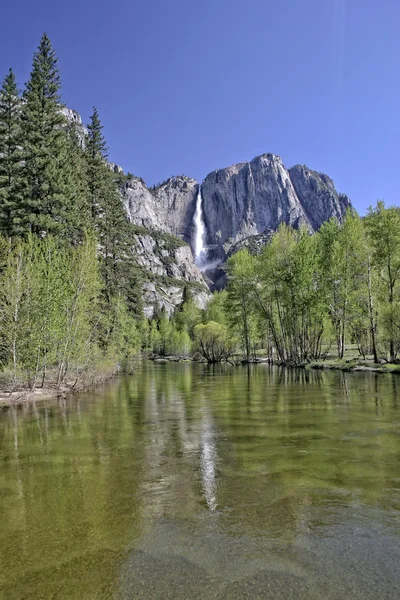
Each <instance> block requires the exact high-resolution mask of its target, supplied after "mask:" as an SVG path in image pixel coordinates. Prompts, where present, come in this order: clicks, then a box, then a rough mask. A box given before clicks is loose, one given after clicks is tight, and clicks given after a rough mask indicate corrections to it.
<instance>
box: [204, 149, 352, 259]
mask: <svg viewBox="0 0 400 600" xmlns="http://www.w3.org/2000/svg"><path fill="white" fill-rule="evenodd" d="M201 192H202V197H203V213H204V222H205V226H206V232H207V233H206V243H207V246H208V248H209V252H208V256H209V259H210V260H214V259H224V258H225V257H226V256H227V254H228V253H229V252H230V249H231V247H233V246H235V245H237V244H238V242H241V241H243V240H245V239H247V238H250V237H252V236H259V235H260V234H264V233H265V232H268V231H276V230H277V228H278V227H279V225H280V223H286V224H288V225H291V226H292V227H295V228H299V227H300V226H305V227H307V229H309V230H310V231H315V230H317V229H318V228H319V227H320V226H321V225H322V223H323V222H324V221H326V220H327V219H329V218H331V217H332V216H335V217H337V218H338V219H339V220H340V219H341V218H342V217H343V215H344V212H345V210H346V208H347V207H348V206H349V205H350V202H349V200H348V198H347V197H346V196H342V195H339V194H338V193H337V192H336V190H335V188H334V185H333V182H332V180H331V179H329V177H327V176H326V175H322V174H319V173H316V172H314V171H311V170H310V169H307V167H294V168H293V169H290V170H289V171H288V170H287V169H286V168H285V167H284V166H283V164H282V161H281V159H280V158H279V157H278V156H275V155H273V154H264V155H262V156H258V157H256V158H255V159H254V160H252V161H251V162H249V163H242V164H238V165H234V166H232V167H228V168H226V169H220V170H218V171H214V172H213V173H210V174H209V175H208V176H207V177H206V178H205V180H204V183H203V185H202V187H201Z"/></svg>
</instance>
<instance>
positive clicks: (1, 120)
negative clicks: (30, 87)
mask: <svg viewBox="0 0 400 600" xmlns="http://www.w3.org/2000/svg"><path fill="white" fill-rule="evenodd" d="M21 145H22V135H21V99H20V96H19V92H18V87H17V83H16V80H15V76H14V73H13V71H12V69H10V70H9V72H8V74H7V75H6V76H5V78H4V81H3V85H2V88H1V91H0V231H1V232H2V233H3V234H5V235H7V236H10V235H12V234H13V214H14V210H15V204H16V201H17V199H18V190H17V185H18V182H19V178H20V176H21V169H22V163H21Z"/></svg>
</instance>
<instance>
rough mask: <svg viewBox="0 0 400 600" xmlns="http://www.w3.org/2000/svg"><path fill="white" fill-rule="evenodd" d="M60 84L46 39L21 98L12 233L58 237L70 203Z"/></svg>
mask: <svg viewBox="0 0 400 600" xmlns="http://www.w3.org/2000/svg"><path fill="white" fill-rule="evenodd" d="M60 86H61V79H60V74H59V71H58V65H57V58H56V55H55V52H54V50H53V48H52V46H51V43H50V40H49V38H48V37H47V35H46V34H44V35H43V37H42V39H41V41H40V44H39V48H38V50H37V52H36V53H35V55H34V58H33V67H32V71H31V75H30V78H29V81H28V83H27V85H26V90H25V92H24V104H23V107H22V133H23V140H24V153H23V158H24V169H23V178H22V180H21V192H20V193H21V195H22V198H21V201H19V202H18V206H17V207H16V211H15V221H14V222H15V225H14V229H15V232H16V233H21V234H26V233H27V232H28V231H31V232H32V233H35V234H39V235H42V234H43V233H52V232H54V233H56V234H57V233H62V232H63V229H64V228H65V224H66V221H67V220H68V214H69V213H70V212H71V205H72V204H73V201H74V197H75V190H74V186H73V181H72V170H71V157H70V152H69V146H68V133H67V131H66V127H65V126H66V121H65V118H64V116H63V114H62V113H61V111H60V95H59V91H60Z"/></svg>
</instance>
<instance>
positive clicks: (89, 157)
mask: <svg viewBox="0 0 400 600" xmlns="http://www.w3.org/2000/svg"><path fill="white" fill-rule="evenodd" d="M87 129H88V135H87V137H86V152H85V156H86V161H87V177H88V187H89V195H90V208H91V215H92V220H93V223H96V221H97V219H98V218H99V217H100V216H101V215H102V210H103V208H104V196H105V195H107V193H108V192H109V184H110V181H109V180H110V173H109V172H108V169H107V168H106V162H107V159H108V151H107V144H106V141H105V139H104V137H103V132H102V130H103V125H102V124H101V121H100V118H99V113H98V111H97V108H96V107H95V106H94V107H93V114H92V115H91V117H90V123H89V124H88V126H87Z"/></svg>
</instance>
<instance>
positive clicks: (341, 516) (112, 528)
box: [0, 363, 400, 600]
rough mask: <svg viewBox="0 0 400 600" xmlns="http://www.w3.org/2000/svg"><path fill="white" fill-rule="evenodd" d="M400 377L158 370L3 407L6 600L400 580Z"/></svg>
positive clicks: (1, 568) (0, 498) (393, 587)
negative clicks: (68, 396)
mask: <svg viewBox="0 0 400 600" xmlns="http://www.w3.org/2000/svg"><path fill="white" fill-rule="evenodd" d="M399 393H400V378H398V377H395V376H391V375H388V376H385V375H382V376H376V375H374V374H364V373H358V374H357V373H351V374H342V373H340V372H339V373H334V372H329V373H326V372H319V371H305V370H288V369H278V368H271V367H270V366H268V365H259V366H254V367H252V368H250V369H246V368H243V369H242V368H240V367H239V368H236V369H231V368H224V367H219V366H216V367H213V368H209V367H207V366H205V365H194V364H158V365H157V364H152V363H144V364H143V365H142V366H141V367H140V370H139V371H138V373H137V374H136V375H135V376H134V377H127V378H123V379H121V380H119V381H115V382H113V383H111V384H110V385H109V386H107V387H105V388H104V390H101V391H98V392H97V393H94V394H88V395H84V396H81V397H75V398H72V399H70V400H67V401H66V400H65V399H60V400H57V401H54V402H46V403H44V404H37V405H36V406H35V405H26V406H22V407H10V408H9V409H2V410H1V411H0V518H1V526H0V598H3V597H4V598H6V599H7V600H9V599H11V600H12V599H14V598H15V599H22V598H30V599H32V600H38V599H39V598H44V599H47V598H52V597H57V598H137V597H144V598H146V599H150V600H151V599H155V598H165V597H171V598H174V599H175V598H193V597H196V598H203V599H204V600H208V599H211V598H216V599H219V600H220V599H221V598H229V599H232V598H233V599H234V598H246V597H247V598H252V599H253V598H272V599H274V600H275V599H278V598H282V597H284V598H285V599H291V598H293V599H294V598H296V600H297V599H298V598H307V599H309V598H321V597H323V598H326V600H336V599H337V600H339V599H340V600H342V599H343V598H352V599H353V598H356V599H358V598H359V599H361V598H362V599H363V600H372V599H373V600H375V599H376V598H381V597H382V598H383V597H385V598H387V599H389V600H392V599H393V600H395V599H396V600H397V589H398V587H399V585H400V576H399V572H398V562H399V560H400V543H399V542H400V525H399V520H398V515H399V510H400V479H399V461H400V435H399V423H400V406H399V402H398V397H399Z"/></svg>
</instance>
